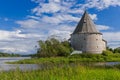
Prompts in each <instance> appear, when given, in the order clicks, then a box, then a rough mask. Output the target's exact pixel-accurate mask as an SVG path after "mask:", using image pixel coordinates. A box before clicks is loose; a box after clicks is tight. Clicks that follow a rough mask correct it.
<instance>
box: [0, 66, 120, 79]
mask: <svg viewBox="0 0 120 80" xmlns="http://www.w3.org/2000/svg"><path fill="white" fill-rule="evenodd" d="M119 79H120V70H119V69H118V68H106V67H102V68H100V67H98V68H97V67H87V66H82V65H79V64H76V66H70V65H63V66H61V67H57V66H54V67H52V68H49V69H48V68H46V69H43V70H34V71H25V72H22V71H20V70H16V71H9V72H0V80H119Z"/></svg>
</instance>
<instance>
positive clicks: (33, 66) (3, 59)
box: [0, 57, 39, 71]
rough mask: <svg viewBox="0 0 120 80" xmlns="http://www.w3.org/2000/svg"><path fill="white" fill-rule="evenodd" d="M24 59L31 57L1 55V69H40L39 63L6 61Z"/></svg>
mask: <svg viewBox="0 0 120 80" xmlns="http://www.w3.org/2000/svg"><path fill="white" fill-rule="evenodd" d="M23 59H30V57H0V71H9V70H15V69H19V70H22V71H26V70H36V69H39V65H38V64H7V63H5V62H13V61H18V60H23Z"/></svg>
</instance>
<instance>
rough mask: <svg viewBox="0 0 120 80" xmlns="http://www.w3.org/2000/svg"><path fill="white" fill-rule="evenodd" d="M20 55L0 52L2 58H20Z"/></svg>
mask: <svg viewBox="0 0 120 80" xmlns="http://www.w3.org/2000/svg"><path fill="white" fill-rule="evenodd" d="M19 56H20V55H19V54H13V53H12V54H8V53H1V52H0V57H19Z"/></svg>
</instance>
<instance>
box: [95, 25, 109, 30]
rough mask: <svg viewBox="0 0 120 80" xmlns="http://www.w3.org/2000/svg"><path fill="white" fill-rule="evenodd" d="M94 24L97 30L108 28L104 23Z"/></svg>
mask: <svg viewBox="0 0 120 80" xmlns="http://www.w3.org/2000/svg"><path fill="white" fill-rule="evenodd" d="M96 26H97V29H98V30H108V29H110V27H109V26H105V25H96Z"/></svg>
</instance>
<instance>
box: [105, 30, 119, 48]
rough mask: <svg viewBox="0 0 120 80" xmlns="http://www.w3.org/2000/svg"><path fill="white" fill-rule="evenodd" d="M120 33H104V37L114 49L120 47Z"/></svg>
mask: <svg viewBox="0 0 120 80" xmlns="http://www.w3.org/2000/svg"><path fill="white" fill-rule="evenodd" d="M119 36H120V32H104V33H103V37H104V39H105V40H107V42H108V46H109V47H112V48H116V47H120V37H119Z"/></svg>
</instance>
